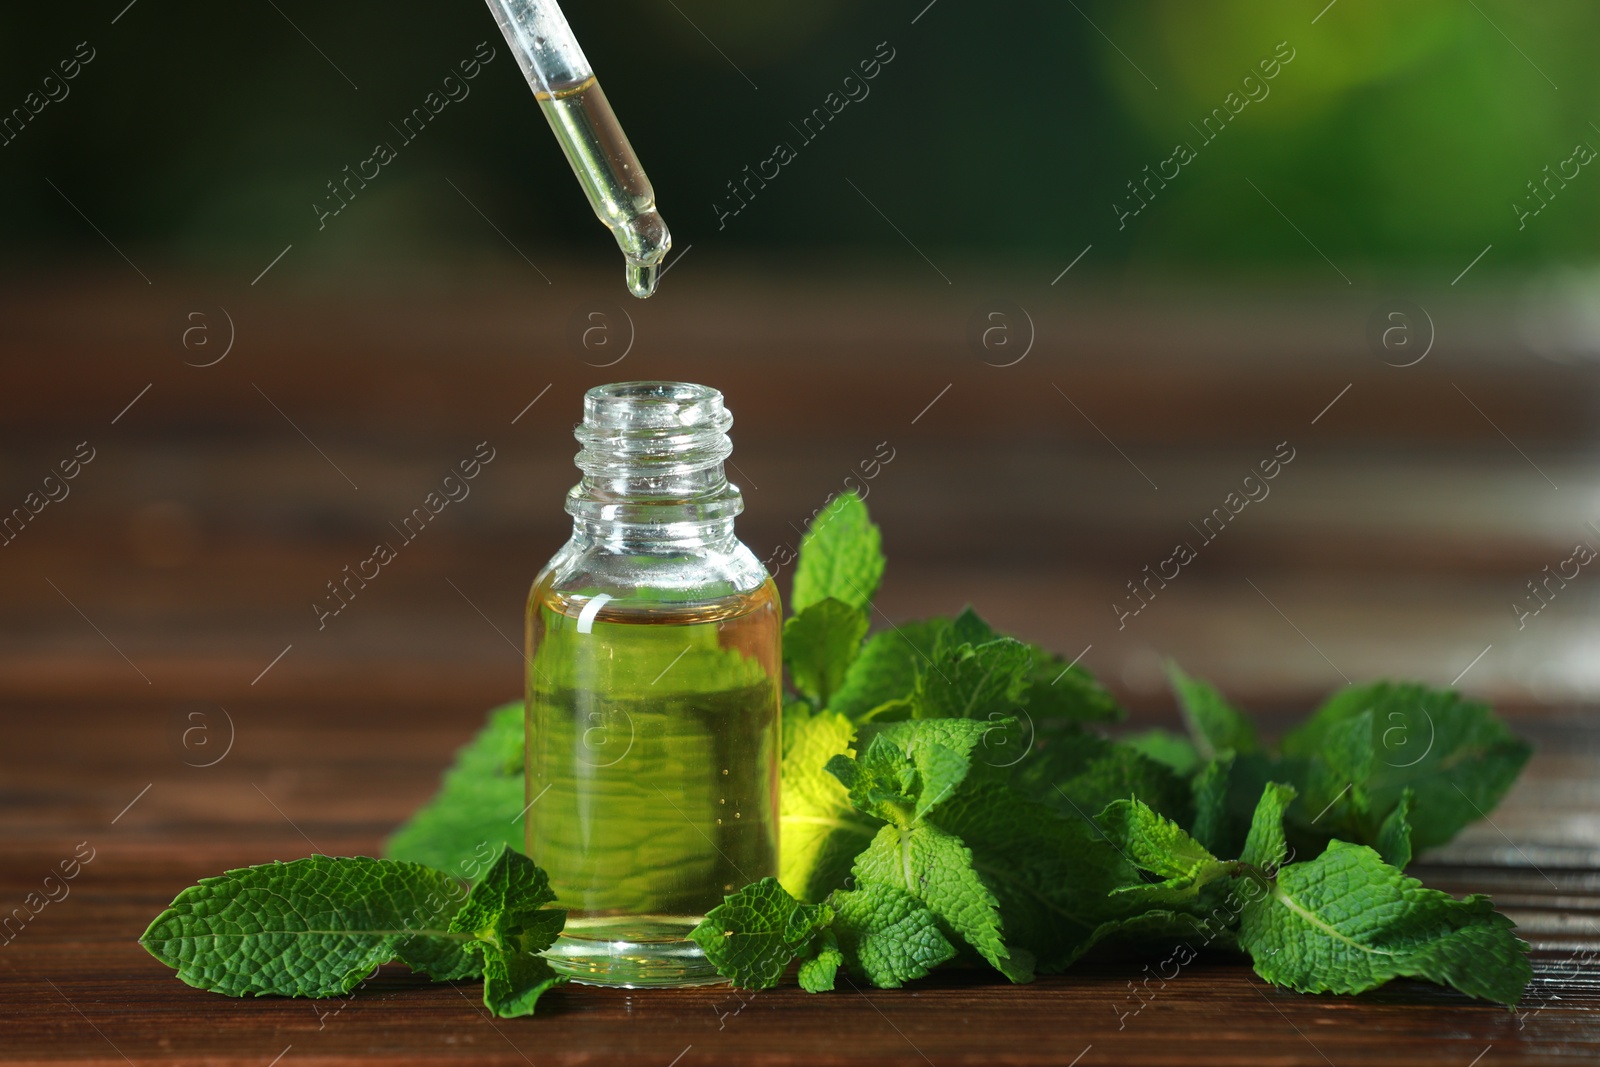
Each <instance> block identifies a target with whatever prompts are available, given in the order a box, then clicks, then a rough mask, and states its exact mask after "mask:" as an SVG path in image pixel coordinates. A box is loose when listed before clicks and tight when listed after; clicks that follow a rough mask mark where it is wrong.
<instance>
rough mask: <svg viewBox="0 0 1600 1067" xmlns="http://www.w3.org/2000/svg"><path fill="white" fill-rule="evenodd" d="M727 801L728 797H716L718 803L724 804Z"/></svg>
mask: <svg viewBox="0 0 1600 1067" xmlns="http://www.w3.org/2000/svg"><path fill="white" fill-rule="evenodd" d="M727 802H728V798H727V797H718V798H717V803H718V804H726V803H727Z"/></svg>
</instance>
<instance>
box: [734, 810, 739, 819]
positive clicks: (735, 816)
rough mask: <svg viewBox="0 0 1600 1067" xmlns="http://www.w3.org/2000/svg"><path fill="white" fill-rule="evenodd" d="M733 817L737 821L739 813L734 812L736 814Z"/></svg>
mask: <svg viewBox="0 0 1600 1067" xmlns="http://www.w3.org/2000/svg"><path fill="white" fill-rule="evenodd" d="M733 817H734V818H735V819H737V818H738V817H739V813H738V812H737V811H736V812H734V813H733Z"/></svg>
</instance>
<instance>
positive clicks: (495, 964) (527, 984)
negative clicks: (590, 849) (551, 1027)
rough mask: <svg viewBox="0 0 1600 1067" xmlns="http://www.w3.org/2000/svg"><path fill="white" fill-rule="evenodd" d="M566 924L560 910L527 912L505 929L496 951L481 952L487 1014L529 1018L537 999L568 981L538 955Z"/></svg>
mask: <svg viewBox="0 0 1600 1067" xmlns="http://www.w3.org/2000/svg"><path fill="white" fill-rule="evenodd" d="M566 921H567V913H566V912H565V911H562V910H561V909H559V908H546V909H544V910H543V911H536V912H530V913H528V914H527V915H526V916H525V917H524V919H523V920H522V922H520V923H516V924H510V925H508V926H507V927H506V929H505V932H504V933H503V934H502V935H501V937H502V938H504V940H503V941H502V943H501V945H500V946H499V947H498V948H497V949H495V948H489V947H485V948H484V949H483V956H484V965H483V1003H484V1005H485V1006H486V1007H487V1008H488V1009H489V1010H490V1011H492V1012H494V1013H495V1014H496V1015H497V1016H499V1017H500V1018H502V1019H515V1018H517V1017H519V1016H522V1015H532V1014H533V1009H534V1005H535V1004H537V1003H538V1001H539V997H540V996H542V995H543V994H544V993H545V991H546V990H548V989H551V988H552V987H554V986H557V985H560V984H561V983H563V982H565V981H566V980H567V979H566V976H565V975H561V974H557V973H556V972H555V970H554V969H553V968H551V966H550V964H548V963H546V962H545V959H544V957H543V956H541V955H539V953H541V952H543V951H544V950H545V949H546V948H549V947H550V946H551V945H552V944H554V943H555V940H556V937H557V935H559V934H560V933H561V928H562V927H563V926H564V925H566ZM479 943H480V944H481V942H479Z"/></svg>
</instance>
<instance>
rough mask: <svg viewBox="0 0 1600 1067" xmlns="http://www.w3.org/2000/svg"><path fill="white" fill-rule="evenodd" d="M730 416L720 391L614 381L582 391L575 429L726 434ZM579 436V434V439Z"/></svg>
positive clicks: (682, 384) (688, 384) (683, 384)
mask: <svg viewBox="0 0 1600 1067" xmlns="http://www.w3.org/2000/svg"><path fill="white" fill-rule="evenodd" d="M732 425H733V416H732V415H730V414H729V413H728V409H727V408H726V407H724V406H723V403H722V393H721V392H719V391H718V390H716V389H713V388H711V387H710V386H709V385H696V384H694V383H693V382H615V383H613V384H611V385H597V386H595V387H594V388H593V389H590V390H589V391H588V392H587V393H585V394H583V425H582V426H581V427H579V432H580V433H582V432H583V431H586V430H589V429H591V428H592V429H593V430H595V431H603V430H612V431H619V432H626V431H629V430H647V431H648V430H696V429H706V430H714V431H715V432H717V433H726V432H727V430H728V427H729V426H732ZM581 439H582V438H581V437H580V440H581Z"/></svg>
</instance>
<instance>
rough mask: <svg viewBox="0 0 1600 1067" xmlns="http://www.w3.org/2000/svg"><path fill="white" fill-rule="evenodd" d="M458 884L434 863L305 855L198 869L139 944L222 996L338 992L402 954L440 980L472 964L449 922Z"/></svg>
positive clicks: (459, 893) (467, 938) (475, 969)
mask: <svg viewBox="0 0 1600 1067" xmlns="http://www.w3.org/2000/svg"><path fill="white" fill-rule="evenodd" d="M465 896H466V891H465V888H464V886H463V885H462V884H461V883H460V882H459V881H457V880H456V879H454V878H452V877H451V876H450V875H448V874H445V873H444V872H442V871H435V870H430V869H428V868H427V867H423V866H421V865H419V864H415V863H406V862H401V861H397V860H379V859H370V858H368V857H365V856H357V857H333V856H312V857H309V858H307V859H302V860H295V861H293V862H292V863H268V864H262V865H260V866H257V867H245V868H241V869H239V870H233V871H229V872H227V873H226V874H223V875H220V876H218V877H214V878H202V879H201V880H200V882H199V884H198V885H193V886H190V887H189V888H188V889H185V890H184V891H183V892H181V893H179V894H178V895H177V897H176V898H175V899H174V900H173V901H172V904H171V906H169V907H168V908H167V909H166V910H165V911H163V912H162V913H161V914H160V915H158V916H157V917H156V919H155V921H154V922H152V923H151V924H150V927H149V929H147V930H146V931H145V932H144V936H143V937H141V938H140V939H139V940H140V943H141V944H143V945H144V947H145V948H146V949H147V950H148V951H149V952H150V954H151V955H152V956H154V957H155V958H156V959H158V960H160V961H161V962H162V963H165V964H166V965H167V966H169V967H175V968H177V970H178V977H179V978H181V979H182V980H183V981H185V982H187V983H188V984H189V985H192V986H196V987H198V988H200V989H209V990H211V991H212V992H216V993H225V994H227V995H228V996H234V997H242V996H249V995H252V994H253V995H255V996H262V995H265V994H277V995H281V996H290V997H332V996H340V995H342V994H345V993H348V992H350V990H352V989H354V988H355V987H356V986H357V985H358V984H359V983H360V982H361V981H362V979H364V978H366V977H367V976H368V975H370V974H371V973H372V972H373V970H374V969H375V968H376V967H377V966H378V965H379V964H381V963H388V962H390V961H391V960H399V961H401V962H403V963H405V964H407V965H408V966H411V967H412V968H413V969H414V970H419V971H423V972H425V973H427V974H428V975H430V976H431V977H433V978H435V979H439V980H453V979H458V978H467V977H471V976H474V975H476V974H478V973H479V965H478V962H477V960H476V959H474V957H473V955H472V954H471V952H470V951H469V949H468V945H469V943H470V942H471V941H472V940H473V939H472V937H471V935H467V934H460V933H455V932H452V931H451V930H450V920H451V918H452V916H454V915H455V914H456V912H457V910H458V909H459V908H460V907H461V906H462V901H463V898H464V897H465Z"/></svg>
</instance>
